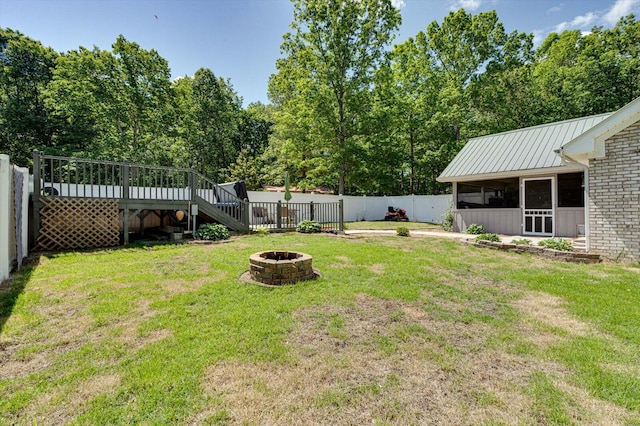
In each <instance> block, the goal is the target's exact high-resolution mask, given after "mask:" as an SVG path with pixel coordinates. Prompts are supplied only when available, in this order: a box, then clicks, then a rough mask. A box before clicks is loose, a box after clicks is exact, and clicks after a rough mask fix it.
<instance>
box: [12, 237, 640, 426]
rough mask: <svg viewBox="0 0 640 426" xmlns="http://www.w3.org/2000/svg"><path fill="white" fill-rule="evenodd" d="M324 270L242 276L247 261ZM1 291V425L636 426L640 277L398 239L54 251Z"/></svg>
mask: <svg viewBox="0 0 640 426" xmlns="http://www.w3.org/2000/svg"><path fill="white" fill-rule="evenodd" d="M268 249H289V250H296V251H302V252H305V253H309V254H311V255H312V256H313V259H314V260H313V261H314V267H315V268H317V269H318V270H319V271H320V272H321V274H322V276H321V277H320V278H319V279H317V280H315V281H309V282H304V283H299V284H296V285H291V286H285V287H282V288H275V289H274V288H265V287H261V286H258V285H255V284H248V283H242V282H239V280H238V277H239V276H240V275H241V274H242V273H243V272H244V271H245V270H246V269H247V268H248V257H249V255H250V254H252V253H254V252H257V251H262V250H268ZM33 263H34V264H33V265H31V266H28V267H26V268H24V269H23V270H21V271H20V273H19V274H17V275H16V276H15V277H14V278H13V280H12V281H11V282H10V284H9V285H7V284H6V283H5V284H3V286H2V287H1V288H0V424H36V423H43V424H50V423H72V424H130V423H143V424H176V423H178V424H181V423H188V424H314V423H315V424H318V423H320V424H364V423H369V424H371V423H374V424H429V423H439V424H449V423H456V424H473V425H475V424H629V425H631V424H640V367H639V366H640V270H639V269H637V268H633V267H625V266H620V265H613V264H601V265H574V264H567V263H559V262H552V261H549V260H546V259H541V258H537V257H534V256H530V255H517V254H511V253H501V252H496V251H493V250H487V249H478V248H474V247H468V246H463V245H461V244H459V243H458V242H455V241H446V240H439V239H431V238H420V239H408V238H399V237H396V236H379V237H339V236H330V235H301V234H277V235H268V236H244V237H238V238H235V239H233V240H232V241H231V242H229V243H225V244H214V245H193V244H184V245H154V246H147V247H145V246H140V247H132V248H123V249H116V250H104V251H95V252H69V253H58V254H48V255H43V256H41V257H40V258H38V259H35V260H34V262H33Z"/></svg>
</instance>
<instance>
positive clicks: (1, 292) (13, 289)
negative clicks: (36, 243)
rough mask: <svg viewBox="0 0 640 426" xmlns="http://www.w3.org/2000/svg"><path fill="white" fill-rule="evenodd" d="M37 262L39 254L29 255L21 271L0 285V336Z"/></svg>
mask: <svg viewBox="0 0 640 426" xmlns="http://www.w3.org/2000/svg"><path fill="white" fill-rule="evenodd" d="M39 262H40V254H39V253H36V254H32V255H30V256H29V257H27V258H26V259H25V263H24V265H23V266H22V269H20V270H19V271H17V272H14V273H12V274H11V276H10V277H9V278H8V279H6V280H5V281H2V282H1V283H0V334H2V331H3V330H4V325H5V324H6V322H7V321H8V320H9V318H10V317H11V313H12V312H13V308H14V307H15V305H16V302H17V301H18V297H20V294H22V292H23V291H24V288H25V287H26V286H27V283H28V282H29V279H30V278H31V274H32V273H33V271H34V270H35V268H36V267H37V266H38V263H39Z"/></svg>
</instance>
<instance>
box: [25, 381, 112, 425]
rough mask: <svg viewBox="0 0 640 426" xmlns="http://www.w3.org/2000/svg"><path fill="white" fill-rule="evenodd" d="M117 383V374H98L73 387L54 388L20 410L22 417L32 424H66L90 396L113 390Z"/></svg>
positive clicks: (93, 396)
mask: <svg viewBox="0 0 640 426" xmlns="http://www.w3.org/2000/svg"><path fill="white" fill-rule="evenodd" d="M119 384H120V376H118V375H100V376H93V377H90V378H89V379H87V380H86V381H83V382H81V383H79V384H78V385H77V386H75V387H74V388H73V389H70V388H69V387H62V388H54V389H52V390H51V391H50V392H47V393H44V394H41V395H40V396H39V397H38V398H37V399H36V400H35V401H34V402H33V403H31V404H30V405H29V406H28V407H27V408H26V409H25V410H24V411H23V412H22V417H23V418H25V419H29V422H30V423H32V424H37V423H42V424H48V425H53V424H55V425H58V424H67V423H69V422H70V421H71V420H73V418H74V417H76V416H77V415H78V413H79V412H81V411H82V407H83V406H84V405H86V404H88V403H89V401H90V400H91V399H92V398H95V397H96V396H98V395H101V394H105V393H108V392H111V391H113V390H114V389H116V388H117V386H118V385H119Z"/></svg>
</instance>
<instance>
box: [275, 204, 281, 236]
mask: <svg viewBox="0 0 640 426" xmlns="http://www.w3.org/2000/svg"><path fill="white" fill-rule="evenodd" d="M276 210H277V213H276V228H278V229H281V228H282V201H280V200H278V208H277V209H276Z"/></svg>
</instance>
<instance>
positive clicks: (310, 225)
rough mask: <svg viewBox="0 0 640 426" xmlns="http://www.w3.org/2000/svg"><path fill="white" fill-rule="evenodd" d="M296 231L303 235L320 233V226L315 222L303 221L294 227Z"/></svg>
mask: <svg viewBox="0 0 640 426" xmlns="http://www.w3.org/2000/svg"><path fill="white" fill-rule="evenodd" d="M296 231H298V232H302V233H303V234H314V233H316V232H322V225H320V224H319V223H318V222H316V221H315V220H303V221H302V222H300V223H299V224H298V226H297V227H296Z"/></svg>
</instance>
